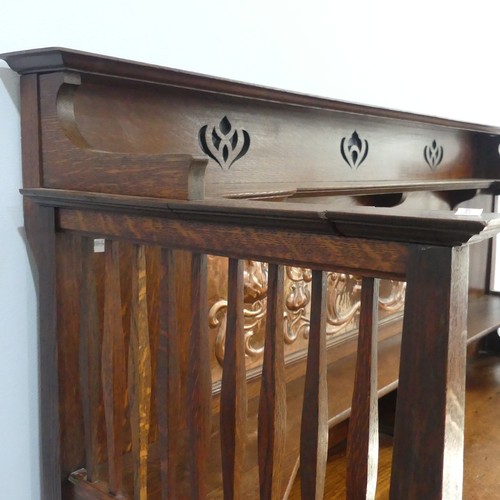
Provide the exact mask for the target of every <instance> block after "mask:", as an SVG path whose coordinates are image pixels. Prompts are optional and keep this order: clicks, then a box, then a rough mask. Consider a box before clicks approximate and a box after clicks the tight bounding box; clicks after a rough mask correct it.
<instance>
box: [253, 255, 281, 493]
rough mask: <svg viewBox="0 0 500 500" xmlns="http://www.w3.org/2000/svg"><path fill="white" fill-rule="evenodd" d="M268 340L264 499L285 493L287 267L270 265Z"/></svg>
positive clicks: (262, 422)
mask: <svg viewBox="0 0 500 500" xmlns="http://www.w3.org/2000/svg"><path fill="white" fill-rule="evenodd" d="M268 272H269V275H268V296H267V319H266V321H267V323H266V340H265V344H264V363H263V365H262V382H261V390H260V400H259V417H258V418H259V420H258V459H259V484H260V498H265V499H277V498H280V496H281V481H282V461H283V452H284V444H285V432H286V429H285V426H286V384H285V360H284V352H283V350H284V340H283V333H282V332H283V308H284V299H283V280H284V274H283V266H277V265H275V264H269V271H268Z"/></svg>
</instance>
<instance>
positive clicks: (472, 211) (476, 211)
mask: <svg viewBox="0 0 500 500" xmlns="http://www.w3.org/2000/svg"><path fill="white" fill-rule="evenodd" d="M482 213H483V209H482V208H458V209H457V211H456V212H455V215H481V214H482Z"/></svg>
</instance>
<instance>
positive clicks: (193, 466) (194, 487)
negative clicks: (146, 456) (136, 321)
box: [186, 254, 212, 500]
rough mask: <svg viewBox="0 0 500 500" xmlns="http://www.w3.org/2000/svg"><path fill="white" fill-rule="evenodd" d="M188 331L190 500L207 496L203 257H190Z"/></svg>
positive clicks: (208, 381) (207, 399)
mask: <svg viewBox="0 0 500 500" xmlns="http://www.w3.org/2000/svg"><path fill="white" fill-rule="evenodd" d="M191 261H192V266H191V288H192V292H191V332H190V338H189V355H188V368H187V381H186V392H187V394H186V397H187V404H186V411H187V423H188V434H189V449H190V464H189V465H190V473H191V498H192V499H193V500H194V499H199V498H200V499H201V498H205V497H206V493H207V477H206V476H207V463H208V460H209V454H208V451H209V445H210V428H211V417H212V409H211V399H212V380H211V372H210V357H209V343H208V300H207V256H206V255H202V254H192V258H191Z"/></svg>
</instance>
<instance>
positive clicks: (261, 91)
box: [0, 47, 500, 134]
mask: <svg viewBox="0 0 500 500" xmlns="http://www.w3.org/2000/svg"><path fill="white" fill-rule="evenodd" d="M0 57H1V58H2V59H4V60H5V61H6V62H7V63H8V64H9V66H10V67H11V68H12V69H13V70H14V71H17V72H18V73H21V74H30V73H37V72H40V73H47V72H54V71H61V70H70V71H74V72H82V73H89V74H98V75H109V76H113V77H115V78H116V77H118V78H124V79H132V80H134V79H135V80H139V81H149V82H156V83H161V84H167V85H173V86H181V87H188V88H196V89H203V90H207V91H210V92H214V91H216V92H220V93H227V94H239V95H241V96H243V97H251V98H255V99H268V100H270V101H278V102H288V103H290V104H294V105H299V106H311V107H328V108H332V109H337V110H339V111H343V112H350V113H357V114H366V115H374V116H377V115H378V116H390V117H394V118H400V119H403V120H407V121H415V122H422V123H432V124H435V125H440V126H448V127H456V128H464V129H471V130H478V131H484V132H487V133H490V134H494V133H497V134H498V133H500V131H499V129H498V128H495V127H489V126H483V125H478V124H470V123H464V122H458V121H452V120H445V119H442V118H437V117H433V116H424V115H418V114H414V113H404V112H401V111H392V110H387V109H381V108H377V107H373V106H363V105H359V104H351V103H348V102H342V101H334V100H332V99H325V98H320V97H314V96H308V95H303V94H297V93H293V92H284V91H282V90H276V89H270V88H266V87H260V86H257V85H249V84H244V83H241V82H234V81H228V80H223V79H220V78H215V77H209V76H205V75H199V74H198V75H196V74H192V73H187V72H184V71H180V70H176V69H170V68H164V67H160V66H155V65H151V64H144V63H140V62H133V61H129V60H125V59H118V58H114V57H109V56H102V55H96V54H91V53H88V52H82V51H76V50H69V49H65V48H57V47H51V48H43V49H34V50H24V51H18V52H10V53H4V54H1V56H0Z"/></svg>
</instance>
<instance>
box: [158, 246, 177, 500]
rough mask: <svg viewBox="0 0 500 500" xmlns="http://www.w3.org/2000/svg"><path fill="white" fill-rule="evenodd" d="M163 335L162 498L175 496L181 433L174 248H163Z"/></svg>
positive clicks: (160, 407) (160, 349) (160, 347)
mask: <svg viewBox="0 0 500 500" xmlns="http://www.w3.org/2000/svg"><path fill="white" fill-rule="evenodd" d="M159 308H160V338H159V341H158V362H157V372H156V373H157V396H156V398H157V406H158V428H159V444H160V469H161V498H162V499H163V500H166V499H168V498H176V497H177V496H178V493H177V481H176V474H175V472H176V468H177V461H178V457H179V451H178V446H179V444H178V433H179V427H180V419H179V411H178V408H179V407H180V405H181V397H180V375H179V361H180V357H179V346H178V336H179V330H178V328H177V314H176V290H175V258H174V254H173V252H172V251H171V250H168V249H162V250H161V281H160V300H159Z"/></svg>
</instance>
